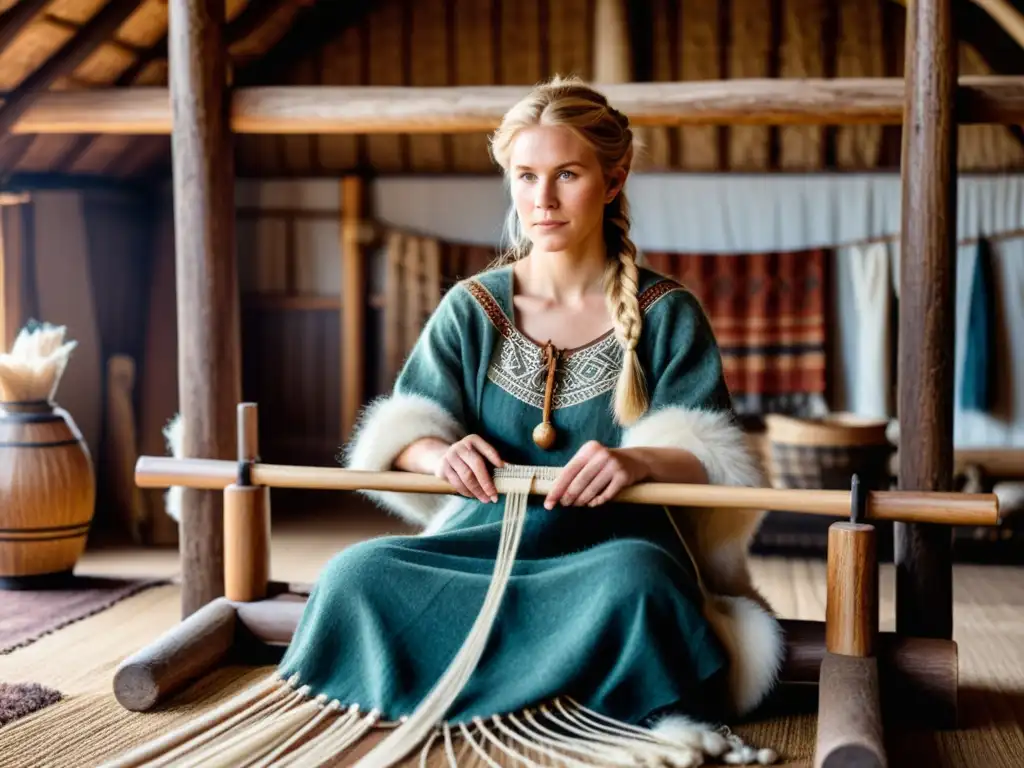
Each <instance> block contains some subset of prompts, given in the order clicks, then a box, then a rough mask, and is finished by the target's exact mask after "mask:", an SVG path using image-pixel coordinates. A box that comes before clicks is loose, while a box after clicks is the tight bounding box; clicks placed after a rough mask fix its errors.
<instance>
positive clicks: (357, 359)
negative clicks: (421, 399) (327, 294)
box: [339, 176, 366, 440]
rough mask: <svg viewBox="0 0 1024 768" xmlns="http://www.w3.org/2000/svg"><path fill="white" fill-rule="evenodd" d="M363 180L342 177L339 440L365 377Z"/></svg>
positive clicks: (347, 430) (346, 433)
mask: <svg viewBox="0 0 1024 768" xmlns="http://www.w3.org/2000/svg"><path fill="white" fill-rule="evenodd" d="M364 196H365V193H364V186H363V180H362V179H361V178H360V177H358V176H346V177H345V178H344V179H342V180H341V313H340V315H339V319H340V322H341V334H340V336H341V439H342V440H348V439H349V437H350V436H351V434H352V428H353V427H354V426H355V423H356V419H357V417H358V415H359V408H360V407H361V406H362V404H363V397H364V392H363V389H364V387H363V382H364V381H365V376H366V354H365V346H366V255H365V253H364V252H363V240H362V230H363V217H364V213H363V209H364V206H365V201H364V199H363V198H364Z"/></svg>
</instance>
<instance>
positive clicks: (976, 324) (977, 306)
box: [960, 239, 996, 412]
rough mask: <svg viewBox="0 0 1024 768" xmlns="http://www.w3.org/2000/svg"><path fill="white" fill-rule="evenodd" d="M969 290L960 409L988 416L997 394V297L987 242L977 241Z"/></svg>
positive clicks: (990, 253)
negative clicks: (995, 366) (986, 413)
mask: <svg viewBox="0 0 1024 768" xmlns="http://www.w3.org/2000/svg"><path fill="white" fill-rule="evenodd" d="M970 290H971V294H970V299H969V301H970V306H969V309H968V316H967V335H966V337H965V339H964V363H963V365H964V367H963V383H962V385H961V388H960V407H961V408H962V409H963V410H965V411H980V412H988V411H990V410H991V409H992V405H993V400H994V398H993V395H994V394H995V376H996V374H995V371H994V364H995V359H996V354H995V349H994V347H995V333H996V322H995V298H996V297H995V291H994V285H993V278H992V252H991V247H990V246H989V243H988V242H987V241H986V240H984V239H981V240H979V241H978V246H977V257H976V260H975V264H974V276H973V278H972V280H971V289H970Z"/></svg>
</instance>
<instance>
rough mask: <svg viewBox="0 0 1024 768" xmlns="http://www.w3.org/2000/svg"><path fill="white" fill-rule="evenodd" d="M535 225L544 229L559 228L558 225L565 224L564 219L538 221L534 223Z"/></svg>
mask: <svg viewBox="0 0 1024 768" xmlns="http://www.w3.org/2000/svg"><path fill="white" fill-rule="evenodd" d="M534 226H535V227H541V228H542V229H557V228H558V227H561V226H565V222H564V221H538V222H537V223H536V224H534Z"/></svg>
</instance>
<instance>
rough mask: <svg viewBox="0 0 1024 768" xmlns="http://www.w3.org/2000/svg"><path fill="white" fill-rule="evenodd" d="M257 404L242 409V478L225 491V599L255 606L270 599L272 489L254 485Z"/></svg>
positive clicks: (240, 452)
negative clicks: (268, 591) (255, 603)
mask: <svg viewBox="0 0 1024 768" xmlns="http://www.w3.org/2000/svg"><path fill="white" fill-rule="evenodd" d="M258 430H259V427H258V411H257V408H256V404H255V403H240V404H239V406H238V478H237V480H236V481H235V482H234V483H232V484H231V485H229V486H227V487H226V488H224V596H225V597H226V598H227V599H228V600H237V601H239V602H252V601H253V600H262V599H263V598H265V597H266V596H267V585H268V583H269V581H270V489H269V488H267V487H266V486H263V485H253V484H252V478H251V475H250V472H251V469H252V464H253V462H256V461H258V460H259V431H258Z"/></svg>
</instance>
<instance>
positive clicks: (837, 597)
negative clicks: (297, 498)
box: [113, 403, 999, 768]
mask: <svg viewBox="0 0 1024 768" xmlns="http://www.w3.org/2000/svg"><path fill="white" fill-rule="evenodd" d="M258 421H259V419H258V411H257V405H256V404H255V403H240V404H239V405H238V407H237V442H238V458H237V461H236V462H235V463H234V464H231V463H227V462H222V461H213V460H204V459H167V458H160V457H149V456H143V457H140V459H139V460H138V462H137V464H136V475H135V476H136V483H137V484H138V485H139V486H140V487H144V488H166V487H169V486H172V485H178V486H186V487H193V488H202V489H206V490H214V489H217V488H220V489H222V490H221V492H222V493H223V496H224V512H225V514H224V542H225V558H224V564H225V567H224V583H225V586H226V590H225V596H224V597H221V598H218V599H216V600H213V601H211V602H210V603H208V604H207V605H205V606H203V607H202V608H201V609H199V610H198V611H196V612H195V613H193V614H192V615H190V616H189V617H187V618H186V619H185V620H184V621H183V622H182V623H180V624H179V625H177V626H176V627H174V628H173V629H172V630H171V631H170V632H168V633H166V634H165V635H164V636H162V637H161V638H159V639H158V640H156V641H155V642H154V643H152V644H150V645H149V646H147V647H146V648H143V649H142V650H141V651H139V652H138V653H136V654H135V655H133V656H131V657H129V658H128V659H125V660H124V661H123V662H122V663H121V664H120V665H119V666H118V668H117V671H116V672H115V675H114V680H113V689H114V695H115V698H116V699H117V701H118V702H119V703H120V704H121V705H122V706H123V707H125V708H126V709H129V710H133V711H149V710H151V709H153V708H154V707H156V706H158V705H159V704H161V703H163V702H165V701H166V700H167V699H168V698H170V697H171V696H173V695H174V694H175V693H176V692H178V691H180V690H181V689H182V688H184V687H185V686H186V685H188V684H189V683H190V682H192V681H194V680H195V679H197V678H199V677H201V676H202V675H205V674H207V673H208V672H210V671H212V670H213V669H215V668H216V667H217V666H219V665H222V664H225V663H229V662H232V663H242V664H254V663H255V664H260V663H272V662H273V661H275V660H277V659H278V658H279V657H280V653H281V652H282V651H283V649H284V648H285V647H287V645H288V643H289V642H290V640H291V637H292V634H293V632H294V630H295V628H296V626H297V625H298V622H299V620H300V618H301V615H302V609H303V607H304V605H305V601H306V598H307V597H308V589H303V588H301V587H298V588H297V587H296V586H295V585H288V584H285V583H282V582H277V581H273V580H272V579H271V566H270V563H271V538H270V529H271V506H270V490H271V487H272V486H273V487H290V488H308V489H321V490H327V489H334V490H337V489H343V490H355V489H359V488H380V489H387V488H390V489H392V490H395V489H403V488H404V489H405V490H413V489H415V490H418V491H421V492H422V491H424V490H426V491H428V492H431V491H432V492H437V493H440V492H446V491H447V492H450V491H451V486H450V485H448V484H447V482H446V481H443V480H440V479H435V478H430V477H427V476H420V475H415V474H411V473H401V472H397V473H396V472H384V473H377V472H356V471H352V470H332V469H326V468H325V469H321V468H315V467H289V466H281V465H265V464H261V463H260V460H259V437H258ZM261 478H266V482H267V484H259V481H260V479H261ZM336 478H339V479H336ZM652 489H653V490H652ZM666 489H667V490H666ZM674 489H682V490H681V491H679V493H680V495H681V496H683V497H684V498H682V499H681V500H680V501H679V503H680V504H683V505H690V506H700V505H701V504H702V503H706V502H707V498H706V496H707V494H711V495H712V497H714V496H716V495H717V496H719V497H722V498H724V499H726V501H727V502H729V503H728V506H731V507H734V508H743V507H744V506H745V505H749V501H750V500H751V498H752V497H751V496H750V495H746V493H745V492H747V491H750V490H753V491H754V492H755V493H757V494H758V496H761V497H764V496H765V494H767V495H768V497H769V498H768V499H767V502H766V506H768V507H769V508H771V507H772V506H775V507H780V506H782V505H783V504H787V505H791V504H789V503H788V502H791V501H794V500H801V499H802V501H798V503H797V504H796V505H795V506H797V508H798V509H800V511H802V512H804V513H807V514H826V515H833V516H834V515H835V514H836V511H837V507H836V504H835V500H836V498H837V494H841V493H842V492H835V491H820V490H796V491H794V490H781V491H780V490H775V489H728V488H715V487H707V486H705V487H701V486H670V485H669V484H640V485H638V486H635V487H634V488H633V489H627V490H626V491H624V492H623V493H622V494H620V495H619V496H618V497H616V498H617V500H622V499H626V500H629V499H633V500H639V501H640V502H641V503H643V502H644V500H646V501H647V503H651V504H658V503H664V499H663V498H662V499H661V501H659V498H661V497H658V496H657V494H659V493H661V494H662V495H663V496H664V494H668V493H671V491H672V490H674ZM544 490H545V489H544V488H541V487H539V485H538V484H536V483H535V488H534V492H543V491H544ZM773 496H774V497H775V499H774V500H773V499H772V498H771V497H773ZM730 497H731V501H730ZM846 498H847V499H848V502H847V503H848V504H849V521H848V522H843V521H838V522H835V523H833V524H832V525H831V526H830V529H829V543H828V572H827V573H828V575H827V578H828V583H827V595H828V600H827V609H826V620H825V621H824V622H815V621H792V620H790V621H786V620H783V627H784V629H785V631H786V634H787V653H786V659H785V663H784V668H783V674H782V680H783V682H784V683H791V684H815V683H817V684H818V690H819V709H818V743H817V748H816V756H815V766H816V768H824V766H831V765H841V764H842V762H841V761H842V760H863V759H867V760H869V762H865V763H857V764H858V765H871V766H879V768H881V766H884V765H886V755H885V747H884V743H883V734H884V728H883V720H884V719H885V718H884V717H883V714H887V715H889V716H890V719H893V718H894V717H899V716H900V715H906V714H907V713H908V712H910V713H912V714H913V716H914V718H915V720H914V722H918V723H921V722H923V723H926V724H928V725H929V726H931V727H939V728H942V727H953V726H955V724H956V720H957V692H958V682H959V681H958V668H957V660H958V653H957V644H956V643H955V642H954V641H953V640H951V639H937V638H915V637H905V636H902V635H899V634H896V633H881V632H879V631H878V623H879V616H878V612H879V605H878V576H877V572H878V562H877V559H876V553H875V526H874V525H873V522H874V521H877V520H900V519H903V520H911V521H917V522H921V521H938V522H943V523H945V524H957V523H960V524H982V525H986V524H987V525H995V524H997V523H998V521H999V509H998V499H997V498H996V497H995V496H994V495H993V494H945V493H921V492H912V491H904V492H899V491H897V492H878V491H871V492H868V491H865V490H864V488H863V486H861V485H860V483H859V479H858V478H857V477H856V476H855V477H854V479H853V484H852V488H851V491H850V493H849V494H847V495H846ZM883 683H887V685H885V686H884V688H883V685H882V684H883ZM883 690H885V697H884V700H883V694H882V691H883ZM910 702H913V704H914V706H913V707H907V706H906V705H907V704H909V703H910ZM900 719H905V718H900ZM834 761H840V762H834Z"/></svg>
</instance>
